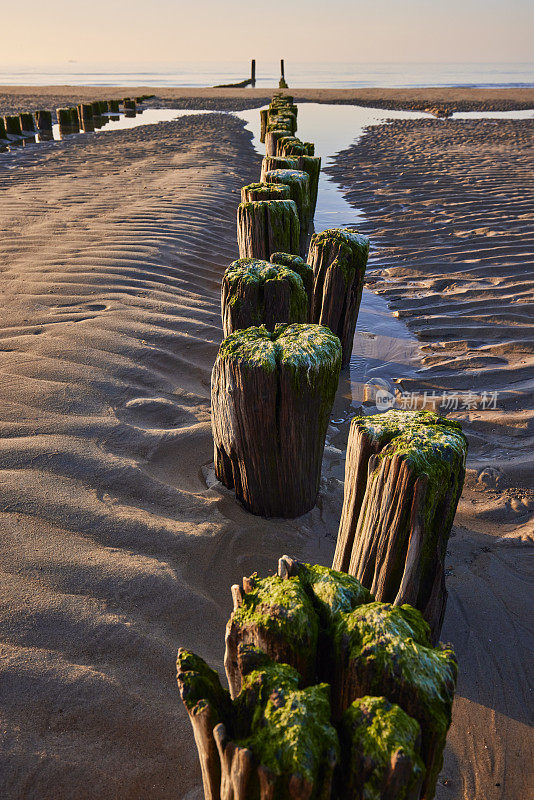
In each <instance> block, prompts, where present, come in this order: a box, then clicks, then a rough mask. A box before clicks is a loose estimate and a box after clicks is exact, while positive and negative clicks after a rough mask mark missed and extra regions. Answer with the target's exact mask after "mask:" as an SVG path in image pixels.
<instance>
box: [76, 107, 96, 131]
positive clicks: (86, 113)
mask: <svg viewBox="0 0 534 800" xmlns="http://www.w3.org/2000/svg"><path fill="white" fill-rule="evenodd" d="M78 122H79V125H80V129H81V130H82V131H84V132H85V133H90V132H91V131H94V129H95V123H94V115H93V104H92V103H80V104H79V106H78Z"/></svg>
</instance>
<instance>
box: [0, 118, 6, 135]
mask: <svg viewBox="0 0 534 800" xmlns="http://www.w3.org/2000/svg"><path fill="white" fill-rule="evenodd" d="M0 139H4V140H6V139H7V131H6V124H5V122H4V118H3V117H0Z"/></svg>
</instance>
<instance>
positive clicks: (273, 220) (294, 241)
mask: <svg viewBox="0 0 534 800" xmlns="http://www.w3.org/2000/svg"><path fill="white" fill-rule="evenodd" d="M237 242H238V245H239V256H240V258H263V259H265V260H266V261H268V260H269V257H270V255H271V253H273V252H278V251H281V252H284V253H295V254H298V253H299V246H300V223H299V215H298V211H297V206H296V205H295V203H294V202H293V200H257V201H254V202H250V203H241V204H240V205H239V207H238V209H237Z"/></svg>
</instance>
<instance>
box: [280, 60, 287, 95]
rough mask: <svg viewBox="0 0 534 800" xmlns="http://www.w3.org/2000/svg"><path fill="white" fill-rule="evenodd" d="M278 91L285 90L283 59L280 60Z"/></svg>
mask: <svg viewBox="0 0 534 800" xmlns="http://www.w3.org/2000/svg"><path fill="white" fill-rule="evenodd" d="M278 88H279V89H287V88H288V87H287V83H286V76H285V74H284V59H283V58H281V59H280V81H279V83H278Z"/></svg>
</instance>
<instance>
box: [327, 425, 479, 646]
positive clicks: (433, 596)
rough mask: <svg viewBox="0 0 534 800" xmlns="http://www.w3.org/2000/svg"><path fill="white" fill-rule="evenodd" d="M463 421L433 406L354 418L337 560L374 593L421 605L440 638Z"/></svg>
mask: <svg viewBox="0 0 534 800" xmlns="http://www.w3.org/2000/svg"><path fill="white" fill-rule="evenodd" d="M466 454H467V440H466V439H465V436H464V435H463V433H462V431H461V427H460V425H459V423H457V422H454V421H452V420H448V419H444V418H443V417H440V416H439V415H438V414H435V413H434V412H430V411H411V412H410V411H396V410H390V411H388V412H387V413H386V414H379V415H375V416H370V417H355V418H354V419H353V421H352V423H351V429H350V435H349V442H348V448H347V461H346V467H345V497H344V503H343V511H342V515H341V522H340V526H339V533H338V541H337V547H336V553H335V556H334V567H335V568H336V569H342V570H346V571H348V572H349V573H350V574H351V575H355V576H356V577H357V578H358V580H360V581H361V582H362V583H363V584H364V586H367V587H368V588H369V589H370V590H371V591H372V592H373V594H374V595H375V596H376V598H377V600H383V601H386V602H391V603H395V604H396V605H401V604H402V603H410V604H411V605H413V606H414V607H415V608H418V609H419V610H420V611H421V613H422V614H423V616H424V618H425V619H426V621H427V622H428V624H429V625H430V629H431V633H432V640H433V641H437V639H438V637H439V634H440V631H441V626H442V622H443V616H444V613H445V606H446V602H447V590H446V588H445V576H444V561H445V553H446V549H447V542H448V540H449V535H450V532H451V528H452V523H453V520H454V514H455V512H456V507H457V505H458V501H459V499H460V495H461V493H462V488H463V483H464V477H465V458H466Z"/></svg>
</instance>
